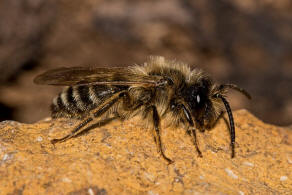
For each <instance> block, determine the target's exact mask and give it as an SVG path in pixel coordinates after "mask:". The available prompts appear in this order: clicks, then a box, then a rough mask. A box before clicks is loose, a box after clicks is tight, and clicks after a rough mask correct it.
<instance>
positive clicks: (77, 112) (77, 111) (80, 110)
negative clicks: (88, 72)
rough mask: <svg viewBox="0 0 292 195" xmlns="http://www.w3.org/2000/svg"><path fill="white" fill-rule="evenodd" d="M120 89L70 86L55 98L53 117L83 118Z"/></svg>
mask: <svg viewBox="0 0 292 195" xmlns="http://www.w3.org/2000/svg"><path fill="white" fill-rule="evenodd" d="M117 91H118V89H114V88H112V87H107V86H97V85H88V86H73V87H72V86H70V87H67V88H65V89H64V90H63V92H61V93H60V94H59V95H58V96H57V97H55V98H54V100H53V104H52V105H51V110H52V117H53V118H56V117H82V115H84V114H86V113H87V112H88V111H89V110H91V109H93V108H95V107H96V106H97V105H98V104H100V103H101V102H102V101H103V100H104V99H105V98H106V97H109V96H111V95H112V94H113V93H115V92H117Z"/></svg>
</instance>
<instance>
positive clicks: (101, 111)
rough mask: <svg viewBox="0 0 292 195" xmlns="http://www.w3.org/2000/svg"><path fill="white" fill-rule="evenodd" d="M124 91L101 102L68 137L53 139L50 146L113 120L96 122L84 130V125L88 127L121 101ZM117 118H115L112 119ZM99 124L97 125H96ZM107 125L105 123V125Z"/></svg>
mask: <svg viewBox="0 0 292 195" xmlns="http://www.w3.org/2000/svg"><path fill="white" fill-rule="evenodd" d="M124 93H125V92H124V91H122V92H119V93H116V94H114V95H113V96H112V97H110V98H109V99H108V100H106V101H105V102H103V103H102V104H101V105H99V106H98V107H97V108H96V109H94V110H92V111H91V112H90V115H91V116H90V117H88V118H86V119H85V120H84V121H82V122H81V123H80V124H79V125H78V126H77V127H75V129H73V131H71V132H70V133H69V134H68V135H66V136H64V137H62V138H59V139H53V140H51V143H52V144H55V143H57V142H64V141H66V140H68V139H70V138H72V137H75V136H77V135H80V134H81V133H83V132H84V131H88V130H90V129H92V128H94V127H97V126H102V124H103V123H105V121H108V120H109V121H111V120H113V119H112V118H108V119H103V120H100V121H98V122H97V123H95V124H93V125H91V126H89V127H87V128H84V127H85V126H86V125H88V124H89V123H90V122H92V121H93V119H94V118H98V117H101V116H102V115H103V114H104V113H105V112H107V111H108V110H109V109H110V108H111V107H112V106H113V105H114V104H115V103H117V102H118V100H120V99H122V98H123V97H124ZM113 118H114V119H115V118H118V117H117V116H115V117H113ZM98 124H99V125H98ZM105 124H107V123H105Z"/></svg>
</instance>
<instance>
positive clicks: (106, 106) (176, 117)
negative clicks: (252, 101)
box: [34, 57, 250, 163]
mask: <svg viewBox="0 0 292 195" xmlns="http://www.w3.org/2000/svg"><path fill="white" fill-rule="evenodd" d="M34 82H35V83H37V84H49V85H60V86H67V87H66V88H65V89H64V91H63V92H62V93H60V94H59V95H58V96H57V97H56V98H55V99H54V101H53V104H52V106H51V110H52V117H53V118H58V117H70V118H79V119H82V122H81V123H80V124H79V125H78V126H77V127H76V128H75V129H73V130H72V131H71V132H70V133H69V134H68V135H66V136H65V137H63V138H60V139H53V140H52V143H56V142H63V141H66V140H68V139H70V138H72V137H75V136H77V135H80V134H81V133H83V132H85V131H88V130H89V129H91V128H95V127H100V126H102V125H105V124H107V123H108V122H109V121H112V120H115V119H120V120H126V119H129V118H132V117H134V116H137V115H138V116H141V118H142V119H144V120H145V121H147V124H148V127H149V128H151V129H152V130H153V135H154V139H155V143H156V145H157V149H158V151H159V153H160V154H161V156H162V157H163V158H164V159H165V160H166V161H168V162H169V163H171V162H172V160H171V159H169V158H168V157H167V156H166V155H165V154H164V152H163V150H162V143H161V137H160V132H161V125H160V123H161V120H166V122H167V124H168V125H174V126H180V127H183V128H185V129H186V131H187V132H189V134H190V135H191V137H192V139H193V142H194V145H195V147H196V150H197V152H198V155H199V156H202V153H201V151H200V149H199V147H198V143H197V137H196V131H197V130H200V131H202V132H203V131H204V130H205V129H210V128H212V127H213V126H214V124H215V123H216V121H217V120H218V118H219V117H220V116H221V114H222V113H223V112H224V111H225V110H226V111H227V114H228V118H229V124H230V137H231V149H232V153H231V157H234V155H235V152H234V144H235V128H234V121H233V116H232V111H231V109H230V106H229V103H228V101H227V100H226V93H227V91H228V89H235V90H238V91H239V92H241V93H243V94H244V95H246V96H247V97H248V98H250V95H249V94H248V93H247V92H246V91H245V90H243V89H241V88H239V87H237V86H236V85H234V84H223V85H217V84H215V83H214V82H213V81H212V79H211V78H210V77H208V76H207V75H205V74H204V73H203V72H202V71H201V70H198V69H194V70H191V69H190V68H189V66H187V65H185V64H183V63H178V62H175V61H167V60H165V59H164V58H163V57H152V58H150V60H149V61H148V62H147V63H145V64H144V65H143V66H132V67H128V68H85V67H75V68H60V69H55V70H50V71H48V72H45V73H44V74H42V75H39V76H38V77H36V78H35V80H34ZM94 124H95V125H94Z"/></svg>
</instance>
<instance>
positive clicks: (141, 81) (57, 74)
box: [34, 67, 162, 86]
mask: <svg viewBox="0 0 292 195" xmlns="http://www.w3.org/2000/svg"><path fill="white" fill-rule="evenodd" d="M161 79H162V77H160V76H147V75H139V74H135V73H133V72H131V71H130V70H128V69H127V68H118V67H115V68H92V67H73V68H58V69H53V70H49V71H47V72H45V73H43V74H41V75H39V76H37V77H36V78H35V79H34V83H36V84H40V85H59V86H72V85H88V84H94V85H108V84H109V85H142V86H144V85H145V86H156V85H158V84H159V81H160V80H161Z"/></svg>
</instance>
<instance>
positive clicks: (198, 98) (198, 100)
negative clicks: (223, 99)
mask: <svg viewBox="0 0 292 195" xmlns="http://www.w3.org/2000/svg"><path fill="white" fill-rule="evenodd" d="M200 101H201V98H200V96H199V95H197V103H198V104H199V103H200Z"/></svg>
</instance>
